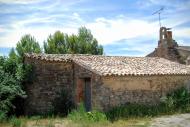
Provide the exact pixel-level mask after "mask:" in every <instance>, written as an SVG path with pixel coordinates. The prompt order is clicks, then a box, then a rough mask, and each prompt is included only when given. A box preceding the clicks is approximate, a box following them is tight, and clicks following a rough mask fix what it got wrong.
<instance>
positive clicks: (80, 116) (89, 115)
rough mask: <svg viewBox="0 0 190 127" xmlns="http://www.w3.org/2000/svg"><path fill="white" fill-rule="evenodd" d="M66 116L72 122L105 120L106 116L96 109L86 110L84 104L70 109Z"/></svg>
mask: <svg viewBox="0 0 190 127" xmlns="http://www.w3.org/2000/svg"><path fill="white" fill-rule="evenodd" d="M68 118H69V119H71V120H72V121H74V122H106V121H107V117H106V115H105V114H104V113H102V112H98V111H95V110H93V111H91V112H86V110H85V108H84V105H83V104H80V106H79V107H78V109H76V110H73V111H71V113H69V114H68Z"/></svg>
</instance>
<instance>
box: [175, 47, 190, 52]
mask: <svg viewBox="0 0 190 127" xmlns="http://www.w3.org/2000/svg"><path fill="white" fill-rule="evenodd" d="M177 49H179V50H180V49H181V50H186V51H190V46H178V47H177Z"/></svg>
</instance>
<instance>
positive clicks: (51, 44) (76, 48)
mask: <svg viewBox="0 0 190 127" xmlns="http://www.w3.org/2000/svg"><path fill="white" fill-rule="evenodd" d="M44 51H45V53H48V54H65V53H72V54H94V55H102V54H103V47H102V46H101V45H98V41H97V40H96V39H95V38H94V37H93V35H92V33H91V31H90V30H88V29H87V28H85V27H81V28H79V30H78V35H74V34H72V35H70V36H69V35H67V34H64V33H62V32H60V31H57V32H55V33H54V34H53V35H50V36H49V37H48V39H47V41H45V42H44Z"/></svg>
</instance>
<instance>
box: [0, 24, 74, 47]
mask: <svg viewBox="0 0 190 127" xmlns="http://www.w3.org/2000/svg"><path fill="white" fill-rule="evenodd" d="M56 30H60V31H62V32H63V33H68V34H72V33H76V32H77V29H73V28H64V29H63V28H62V29H59V28H56V27H54V28H51V27H46V28H33V29H26V28H22V29H16V30H14V31H12V32H10V33H9V34H8V35H7V36H4V37H1V38H0V47H15V46H16V43H17V42H18V41H19V40H20V38H21V37H22V36H23V35H25V34H31V35H32V36H34V37H35V38H36V40H37V41H39V43H40V45H41V46H42V45H43V41H44V40H46V39H47V37H48V36H49V35H50V34H53V33H54V32H55V31H56Z"/></svg>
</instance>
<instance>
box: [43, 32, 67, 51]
mask: <svg viewBox="0 0 190 127" xmlns="http://www.w3.org/2000/svg"><path fill="white" fill-rule="evenodd" d="M67 40H68V35H67V34H63V33H62V32H60V31H56V32H55V33H54V34H53V35H49V37H48V39H47V41H46V42H44V51H45V53H48V54H59V53H60V54H64V53H66V52H67V48H66V43H67Z"/></svg>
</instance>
